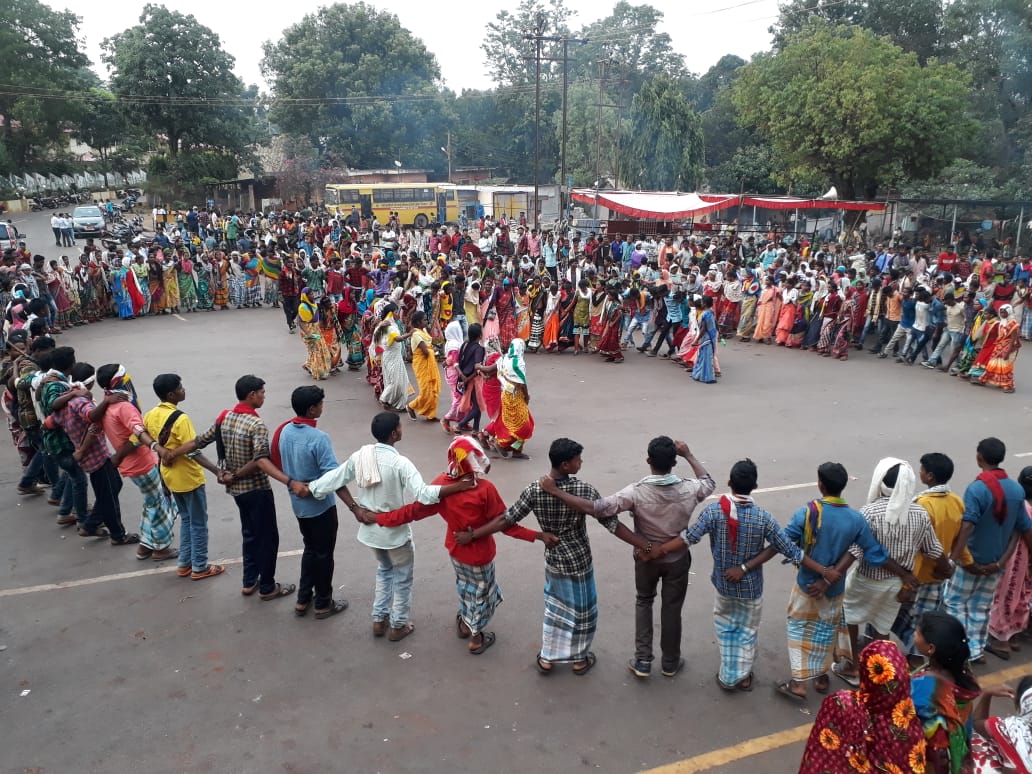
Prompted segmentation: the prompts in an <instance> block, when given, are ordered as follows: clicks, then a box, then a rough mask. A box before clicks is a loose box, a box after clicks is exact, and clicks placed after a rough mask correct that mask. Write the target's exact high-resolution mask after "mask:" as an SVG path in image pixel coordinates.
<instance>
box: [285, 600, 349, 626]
mask: <svg viewBox="0 0 1032 774" xmlns="http://www.w3.org/2000/svg"><path fill="white" fill-rule="evenodd" d="M347 609H348V601H347V600H346V599H335V600H333V601H332V602H330V606H329V607H324V608H322V609H318V608H317V609H316V611H315V618H316V620H317V621H322V620H324V619H326V618H329V617H330V616H333V615H337V614H338V613H343V612H344V611H345V610H347ZM295 610H296V608H295Z"/></svg>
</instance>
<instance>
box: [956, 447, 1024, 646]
mask: <svg viewBox="0 0 1032 774" xmlns="http://www.w3.org/2000/svg"><path fill="white" fill-rule="evenodd" d="M1006 454H1007V447H1006V446H1004V443H1003V441H1001V440H1000V439H999V438H985V439H983V440H981V441H979V443H978V447H977V449H976V451H975V462H976V463H978V467H979V468H981V470H982V472H981V473H979V474H978V477H977V478H976V479H975V480H974V481H972V482H971V483H970V484H968V487H967V489H965V490H964V522H963V524H961V527H960V534H959V535H958V536H957V540H956V542H954V544H953V549H952V550H951V551H950V559H951V560H952V561H953V562H954V563H955V562H956V561H957V560H958V559H960V557H961V554H962V553H963V551H964V549H965V548H968V549H970V551H971V556H972V557H973V558H974V563H973V564H970V565H967V566H966V567H959V566H958V567H956V569H955V571H954V573H953V577H952V578H951V579H950V582H949V583H948V584H947V585H946V591H945V594H944V596H943V609H944V610H945V611H946V612H947V613H949V614H950V615H952V616H954V617H956V618H957V619H958V620H959V621H960V622H961V623H962V624H964V629H965V630H966V631H967V636H968V645H969V646H970V647H971V660H972V661H976V662H979V663H981V662H982V661H984V658H985V646H986V639H987V637H988V635H989V610H990V608H991V607H992V603H993V595H994V594H995V593H996V586H997V584H998V583H999V582H1000V571H1001V570H1002V569H1003V566H1004V565H1005V564H1006V563H1007V562H1006V559H1005V558H1004V557H1005V556H1010V550H1009V547H1010V544H1011V543H1012V542H1014V541H1017V540H1018V538H1019V537H1020V538H1022V539H1023V540H1024V541H1025V543H1026V544H1027V545H1029V546H1030V548H1032V519H1029V517H1028V513H1027V512H1026V511H1025V490H1024V489H1022V487H1021V484H1019V483H1018V482H1017V481H1014V480H1013V479H1010V478H1008V477H1007V472H1006V471H1005V470H1004V469H1003V468H1001V467H1000V465H1002V464H1003V458H1004V457H1005V456H1006ZM1019 533H1020V534H1019Z"/></svg>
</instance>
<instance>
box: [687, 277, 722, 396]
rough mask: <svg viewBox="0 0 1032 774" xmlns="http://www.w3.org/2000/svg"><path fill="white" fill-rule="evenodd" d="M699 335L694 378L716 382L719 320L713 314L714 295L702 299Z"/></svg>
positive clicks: (693, 372)
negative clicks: (715, 367)
mask: <svg viewBox="0 0 1032 774" xmlns="http://www.w3.org/2000/svg"><path fill="white" fill-rule="evenodd" d="M699 336H700V341H699V351H698V352H697V353H696V355H695V365H694V366H692V379H694V380H695V381H697V382H702V383H703V384H715V383H716V381H717V379H716V375H715V372H714V367H713V356H714V353H715V352H716V347H717V321H716V319H715V318H714V316H713V296H705V297H704V298H703V299H702V314H701V315H700V316H699Z"/></svg>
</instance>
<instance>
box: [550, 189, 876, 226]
mask: <svg viewBox="0 0 1032 774" xmlns="http://www.w3.org/2000/svg"><path fill="white" fill-rule="evenodd" d="M570 196H571V197H572V198H573V200H574V201H577V202H582V203H584V204H596V203H597V204H601V205H602V206H603V207H606V208H608V209H609V210H610V211H612V212H617V213H619V214H621V215H628V216H630V217H632V218H649V219H652V220H680V219H682V218H696V217H698V216H700V215H705V214H706V213H708V212H716V211H718V210H726V209H730V208H731V207H739V206H745V207H759V208H761V209H767V210H813V209H821V210H877V211H881V210H884V209H885V204H884V202H856V201H847V200H845V199H801V198H799V197H793V196H738V195H737V194H698V193H677V192H669V191H595V189H593V188H574V189H573V191H571V193H570Z"/></svg>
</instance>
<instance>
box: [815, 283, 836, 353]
mask: <svg viewBox="0 0 1032 774" xmlns="http://www.w3.org/2000/svg"><path fill="white" fill-rule="evenodd" d="M841 311H842V296H840V295H839V294H838V289H837V288H836V287H835V286H834V285H832V286H831V292H830V293H829V294H828V296H827V297H826V298H825V299H824V312H823V315H822V318H823V319H822V321H821V334H820V338H819V339H818V340H817V347H816V349H817V352H818V354H821V355H824V356H825V357H831V346H832V344H834V343H835V337H836V336H837V335H838V331H839V327H841V325H842V321H841V320H840V319H839V313H840V312H841Z"/></svg>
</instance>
